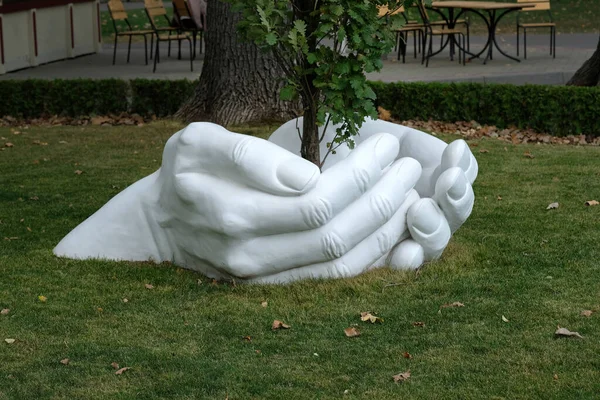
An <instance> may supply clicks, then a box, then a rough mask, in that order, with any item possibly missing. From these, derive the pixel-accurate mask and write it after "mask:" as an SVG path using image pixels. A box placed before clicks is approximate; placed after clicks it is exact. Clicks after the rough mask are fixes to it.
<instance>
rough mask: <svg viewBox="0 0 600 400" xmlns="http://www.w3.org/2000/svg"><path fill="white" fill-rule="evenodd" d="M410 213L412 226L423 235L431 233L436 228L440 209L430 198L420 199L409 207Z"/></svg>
mask: <svg viewBox="0 0 600 400" xmlns="http://www.w3.org/2000/svg"><path fill="white" fill-rule="evenodd" d="M411 214H413V215H414V219H413V221H412V222H413V227H414V228H416V229H417V230H418V231H419V232H421V233H423V234H424V235H431V234H432V233H434V232H435V231H437V230H438V228H439V226H440V219H439V218H438V216H439V214H440V211H439V208H438V206H437V204H435V202H434V201H433V200H432V199H429V198H427V199H421V200H420V201H419V202H418V203H416V204H415V205H413V206H412V207H411Z"/></svg>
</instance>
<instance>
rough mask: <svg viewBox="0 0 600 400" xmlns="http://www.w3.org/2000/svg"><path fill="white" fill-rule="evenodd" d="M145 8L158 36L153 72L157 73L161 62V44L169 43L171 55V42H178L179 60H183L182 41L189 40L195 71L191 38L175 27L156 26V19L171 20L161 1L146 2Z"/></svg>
mask: <svg viewBox="0 0 600 400" xmlns="http://www.w3.org/2000/svg"><path fill="white" fill-rule="evenodd" d="M144 6H145V9H146V15H147V16H148V19H149V20H150V26H152V30H153V32H154V35H155V36H156V50H155V53H154V69H153V70H152V72H156V64H157V63H159V62H160V42H168V43H169V54H170V52H171V42H173V41H177V43H178V44H179V57H178V58H179V59H181V41H182V40H187V41H188V42H189V44H190V69H191V70H192V71H193V70H194V57H193V52H192V39H191V38H190V37H189V35H186V34H182V33H179V32H178V31H177V28H173V27H168V28H163V27H158V26H157V25H156V21H155V18H159V17H160V16H164V17H165V18H166V19H167V21H168V20H169V19H168V16H167V11H166V10H165V7H164V5H163V4H162V2H161V1H159V0H144ZM173 31H175V34H174V35H173V34H172V33H173ZM161 32H162V33H161ZM164 32H167V34H165V33H164Z"/></svg>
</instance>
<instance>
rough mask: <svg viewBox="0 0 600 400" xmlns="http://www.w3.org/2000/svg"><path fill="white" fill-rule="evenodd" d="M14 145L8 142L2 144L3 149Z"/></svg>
mask: <svg viewBox="0 0 600 400" xmlns="http://www.w3.org/2000/svg"><path fill="white" fill-rule="evenodd" d="M14 146H15V145H14V144H12V143H10V142H6V143H4V147H14Z"/></svg>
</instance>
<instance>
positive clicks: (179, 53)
mask: <svg viewBox="0 0 600 400" xmlns="http://www.w3.org/2000/svg"><path fill="white" fill-rule="evenodd" d="M177 48H178V50H177V59H178V60H181V39H179V40H177Z"/></svg>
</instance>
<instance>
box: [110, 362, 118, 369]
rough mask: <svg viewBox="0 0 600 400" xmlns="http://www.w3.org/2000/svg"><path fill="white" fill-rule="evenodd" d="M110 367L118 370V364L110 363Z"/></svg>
mask: <svg viewBox="0 0 600 400" xmlns="http://www.w3.org/2000/svg"><path fill="white" fill-rule="evenodd" d="M110 366H111V367H113V368H114V369H119V364H117V363H116V362H112V363H110Z"/></svg>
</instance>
